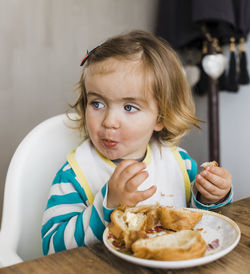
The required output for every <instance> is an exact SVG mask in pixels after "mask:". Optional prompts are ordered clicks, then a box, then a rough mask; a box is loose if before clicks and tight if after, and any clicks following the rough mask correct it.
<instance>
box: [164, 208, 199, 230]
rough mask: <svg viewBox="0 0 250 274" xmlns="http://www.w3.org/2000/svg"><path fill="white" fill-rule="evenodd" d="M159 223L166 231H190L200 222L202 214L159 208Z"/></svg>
mask: <svg viewBox="0 0 250 274" xmlns="http://www.w3.org/2000/svg"><path fill="white" fill-rule="evenodd" d="M159 215H160V223H161V225H162V226H163V227H164V228H166V229H171V230H174V231H180V230H184V229H192V228H194V226H195V225H196V224H197V223H198V222H199V221H200V220H201V218H202V213H200V212H195V211H191V210H187V209H185V208H177V207H170V206H165V207H160V208H159Z"/></svg>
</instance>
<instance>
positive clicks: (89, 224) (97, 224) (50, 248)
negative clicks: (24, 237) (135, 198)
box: [41, 162, 112, 255]
mask: <svg viewBox="0 0 250 274" xmlns="http://www.w3.org/2000/svg"><path fill="white" fill-rule="evenodd" d="M106 193H107V184H105V185H104V186H103V187H102V188H101V189H100V191H99V192H98V193H97V194H96V195H95V198H94V202H93V204H92V205H89V203H88V200H87V196H86V194H85V191H84V189H83V188H82V186H81V185H80V183H79V182H78V180H77V178H76V175H75V173H74V171H73V170H72V168H71V167H70V166H69V164H68V162H66V164H65V165H64V166H63V167H62V168H61V169H60V170H59V171H58V173H57V175H56V177H55V179H54V181H53V183H52V186H51V188H50V193H49V198H48V202H47V207H46V209H45V211H44V214H43V222H42V230H41V234H42V249H43V254H44V255H47V254H51V253H55V252H58V251H62V250H66V249H70V248H74V247H78V246H85V245H89V244H92V243H95V242H98V241H102V235H103V231H104V229H105V227H106V225H107V224H108V222H109V221H110V214H111V213H112V210H111V209H108V208H106V207H105V201H106Z"/></svg>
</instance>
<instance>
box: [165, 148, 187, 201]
mask: <svg viewBox="0 0 250 274" xmlns="http://www.w3.org/2000/svg"><path fill="white" fill-rule="evenodd" d="M169 146H170V148H171V150H172V152H173V154H174V156H175V158H176V160H177V162H178V163H179V165H180V168H181V172H182V174H183V178H184V184H185V193H186V204H187V205H188V204H189V202H190V198H191V183H190V180H189V176H188V173H187V169H186V167H185V164H184V162H183V159H182V158H181V155H180V153H179V152H178V150H177V149H176V147H175V146H172V145H170V144H169Z"/></svg>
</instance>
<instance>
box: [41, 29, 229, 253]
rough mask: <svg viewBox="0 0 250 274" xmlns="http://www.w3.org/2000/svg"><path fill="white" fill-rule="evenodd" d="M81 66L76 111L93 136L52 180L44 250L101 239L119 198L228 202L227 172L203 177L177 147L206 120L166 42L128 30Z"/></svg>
mask: <svg viewBox="0 0 250 274" xmlns="http://www.w3.org/2000/svg"><path fill="white" fill-rule="evenodd" d="M82 65H83V73H82V76H81V79H80V82H79V98H78V100H77V102H76V103H75V105H74V106H73V107H74V109H75V110H76V112H77V113H78V114H79V117H80V119H79V121H78V122H79V128H80V129H82V128H83V129H84V132H85V133H86V138H85V140H84V141H83V143H82V144H81V145H80V146H79V147H77V148H76V149H75V150H74V151H72V152H71V153H70V154H69V155H68V159H67V162H66V163H65V164H64V166H63V167H62V168H61V169H60V170H59V171H58V173H57V175H56V177H55V179H54V181H53V183H52V186H51V190H50V195H49V199H48V203H47V208H46V210H45V212H44V217H43V226H42V244H43V253H44V254H49V253H53V252H58V251H61V250H65V249H69V248H74V247H77V246H82V245H89V244H92V243H95V242H96V241H98V240H99V241H102V234H103V231H104V229H105V227H106V226H107V224H108V223H109V221H110V214H111V213H112V211H113V210H114V209H115V208H116V207H118V206H119V205H120V204H123V205H128V206H134V205H139V204H143V203H145V204H153V203H156V202H159V203H160V204H162V205H175V206H179V207H187V206H192V207H198V208H203V209H204V208H205V209H212V208H215V207H219V206H222V205H224V204H227V203H229V202H231V200H232V191H231V187H232V180H231V175H230V173H229V172H228V171H227V170H225V169H223V168H221V167H210V168H206V169H205V170H204V171H202V173H201V174H199V175H198V176H197V178H196V173H197V166H196V163H195V161H194V160H193V159H191V158H190V156H189V155H188V154H187V152H185V151H184V150H182V149H181V148H178V147H176V145H177V144H178V143H179V141H180V139H181V138H182V137H183V136H184V135H185V133H186V132H187V131H188V130H189V129H191V128H192V127H193V126H195V127H198V122H199V121H198V119H197V118H196V116H195V114H194V104H193V100H192V95H191V91H190V88H189V86H188V83H187V80H186V78H185V76H184V73H183V69H182V67H181V65H180V62H179V60H178V58H177V56H176V54H175V52H174V51H173V50H172V49H171V48H170V46H169V45H168V44H167V43H166V42H163V41H160V40H159V39H157V38H156V37H154V36H153V35H152V34H150V33H146V32H144V31H134V32H130V33H128V34H125V35H120V36H117V37H113V38H111V39H108V40H107V41H106V42H104V43H103V44H102V45H100V46H98V47H97V48H95V49H94V50H92V51H91V52H90V53H89V54H88V55H86V57H85V58H84V60H83V62H82ZM195 179H196V181H195Z"/></svg>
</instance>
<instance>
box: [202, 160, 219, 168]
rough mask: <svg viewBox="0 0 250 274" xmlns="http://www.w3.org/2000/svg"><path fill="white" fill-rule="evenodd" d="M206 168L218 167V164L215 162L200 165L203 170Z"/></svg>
mask: <svg viewBox="0 0 250 274" xmlns="http://www.w3.org/2000/svg"><path fill="white" fill-rule="evenodd" d="M206 166H219V164H218V163H217V162H216V161H212V162H205V163H203V164H201V167H203V168H205V167H206Z"/></svg>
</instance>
